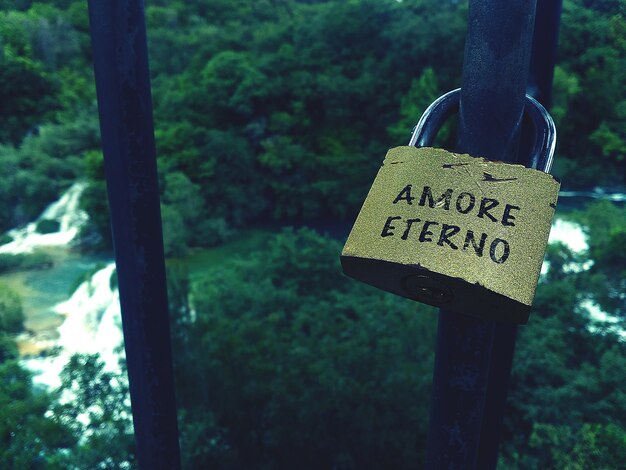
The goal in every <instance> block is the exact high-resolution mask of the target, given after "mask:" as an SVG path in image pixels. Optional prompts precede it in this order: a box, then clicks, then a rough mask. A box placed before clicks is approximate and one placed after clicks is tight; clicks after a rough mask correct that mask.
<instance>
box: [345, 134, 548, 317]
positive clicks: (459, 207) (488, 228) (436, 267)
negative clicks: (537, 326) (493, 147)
mask: <svg viewBox="0 0 626 470" xmlns="http://www.w3.org/2000/svg"><path fill="white" fill-rule="evenodd" d="M559 187H560V183H559V182H558V181H557V180H556V179H554V178H553V177H552V176H551V175H549V174H547V173H544V172H542V171H539V170H535V169H532V168H526V167H524V166H522V165H516V164H508V163H502V162H494V161H489V160H485V159H483V158H476V157H472V156H469V155H461V154H456V153H452V152H448V151H446V150H442V149H435V148H416V147H412V146H409V147H396V148H393V149H391V150H389V152H388V153H387V156H386V157H385V160H384V162H383V165H382V167H381V168H380V170H379V171H378V175H377V176H376V179H375V181H374V184H373V185H372V188H371V189H370V191H369V194H368V195H367V198H366V200H365V202H364V203H363V207H362V208H361V211H360V213H359V215H358V217H357V220H356V222H355V224H354V227H353V228H352V231H351V233H350V235H349V237H348V240H347V241H346V244H345V246H344V248H343V251H342V254H341V264H342V267H343V270H344V273H345V274H347V275H348V276H351V277H353V278H355V279H358V280H360V281H363V282H366V283H368V284H371V285H373V286H376V287H379V288H381V289H384V290H386V291H389V292H393V293H395V294H398V295H401V296H404V297H408V298H411V299H414V300H417V301H420V302H423V303H427V304H430V305H434V306H445V307H446V308H450V309H452V310H458V311H463V312H465V313H469V314H472V315H476V316H479V317H482V318H486V319H493V320H498V321H502V322H507V323H526V322H527V321H528V315H529V312H530V307H531V305H532V301H533V297H534V294H535V288H536V285H537V281H538V278H539V274H540V271H541V264H542V261H543V256H544V252H545V248H546V245H547V242H548V235H549V233H550V226H551V223H552V218H553V216H554V210H555V207H556V202H557V198H558V192H559Z"/></svg>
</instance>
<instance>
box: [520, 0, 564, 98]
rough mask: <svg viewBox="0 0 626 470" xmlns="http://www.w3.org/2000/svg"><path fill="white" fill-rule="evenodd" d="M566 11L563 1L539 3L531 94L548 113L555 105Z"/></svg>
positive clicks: (531, 63) (542, 1)
mask: <svg viewBox="0 0 626 470" xmlns="http://www.w3.org/2000/svg"><path fill="white" fill-rule="evenodd" d="M562 9H563V0H537V15H536V18H535V34H534V37H533V53H532V56H531V59H530V74H529V77H528V91H527V93H528V94H529V95H531V96H532V97H533V98H535V99H536V100H537V101H539V102H540V103H541V104H542V105H543V106H544V107H545V108H546V109H549V108H550V106H551V105H552V79H553V77H554V64H555V62H556V51H557V43H558V39H559V24H560V21H561V10H562Z"/></svg>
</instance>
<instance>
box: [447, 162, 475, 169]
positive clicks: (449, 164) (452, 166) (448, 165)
mask: <svg viewBox="0 0 626 470" xmlns="http://www.w3.org/2000/svg"><path fill="white" fill-rule="evenodd" d="M465 165H469V163H446V164H444V165H442V167H441V168H443V169H449V168H454V167H457V166H465Z"/></svg>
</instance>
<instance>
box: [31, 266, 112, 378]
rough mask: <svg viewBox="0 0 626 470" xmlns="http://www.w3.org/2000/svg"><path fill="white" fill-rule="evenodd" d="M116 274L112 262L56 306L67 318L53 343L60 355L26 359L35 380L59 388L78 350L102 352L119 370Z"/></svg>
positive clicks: (107, 365)
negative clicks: (65, 370)
mask: <svg viewBox="0 0 626 470" xmlns="http://www.w3.org/2000/svg"><path fill="white" fill-rule="evenodd" d="M114 273H115V265H114V264H113V263H109V264H108V265H107V266H105V267H104V268H102V269H100V270H99V271H97V272H96V273H95V274H94V275H93V276H92V277H91V278H90V279H89V280H87V281H85V282H83V283H82V284H81V285H80V286H79V287H78V288H77V289H76V291H75V292H74V294H72V296H71V297H70V298H69V299H68V300H66V301H64V302H61V303H59V304H57V305H55V306H54V308H53V310H54V311H55V312H56V313H58V314H61V315H63V316H64V317H65V321H63V323H62V324H61V326H59V328H58V334H59V335H58V339H57V340H56V341H54V343H53V344H54V346H56V347H58V348H59V354H58V355H55V356H49V357H36V358H30V359H26V360H25V361H24V363H25V364H26V366H27V367H28V368H29V369H31V370H32V371H33V372H34V379H33V381H34V383H36V384H41V385H44V386H47V387H52V388H54V387H58V386H59V385H60V384H61V383H60V380H59V374H60V372H61V370H62V369H63V366H64V365H65V364H66V363H67V361H68V360H69V358H70V356H72V355H73V354H76V353H81V354H98V355H99V356H100V358H101V359H102V361H103V362H104V368H105V370H109V371H115V370H118V366H119V359H120V358H121V357H123V349H122V346H123V336H122V320H121V314H120V304H119V293H118V290H117V288H115V287H114V288H112V287H111V277H112V275H113V274H114Z"/></svg>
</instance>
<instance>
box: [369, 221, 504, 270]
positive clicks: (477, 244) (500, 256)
mask: <svg viewBox="0 0 626 470" xmlns="http://www.w3.org/2000/svg"><path fill="white" fill-rule="evenodd" d="M401 219H402V217H400V216H390V217H387V221H386V222H385V226H384V227H383V231H382V233H381V234H380V235H381V237H383V238H385V237H393V236H395V235H396V232H395V231H394V230H396V229H397V228H398V227H397V226H396V225H393V224H394V222H395V221H396V220H401ZM421 221H422V220H421V219H418V218H413V219H406V220H404V223H405V224H406V227H405V229H404V231H403V232H402V235H400V238H401V239H402V240H407V239H408V238H409V233H410V232H411V229H412V228H413V229H414V230H413V231H414V232H416V230H415V228H414V227H415V226H416V225H417V224H419V223H420V222H421ZM395 223H397V222H395ZM438 225H439V226H441V228H440V231H439V235H438V236H436V237H435V238H433V237H432V235H435V233H434V232H433V231H431V230H430V229H431V227H435V226H438ZM460 231H461V227H459V226H458V225H450V224H440V223H439V222H434V221H432V220H425V221H424V224H423V225H422V229H421V230H420V231H419V238H418V240H419V242H420V243H427V242H436V243H437V245H439V246H444V245H445V246H448V247H449V248H451V249H453V250H458V249H459V248H461V249H462V250H463V251H467V249H468V248H469V247H470V246H471V247H472V249H473V250H474V253H475V254H476V255H477V256H479V257H482V256H483V251H484V249H485V244H486V242H487V234H486V233H482V234H481V235H480V237H479V239H478V240H476V236H475V235H474V232H473V231H472V230H467V232H466V233H465V238H464V239H463V237H461V238H459V239H458V240H452V239H453V237H455V236H456V235H458V234H459V232H460ZM398 233H399V232H398ZM461 240H463V242H462V247H461ZM500 246H502V248H501V249H499V247H500ZM510 253H511V247H510V246H509V242H507V241H506V240H504V239H502V238H494V239H493V240H492V242H491V244H490V246H489V257H490V258H491V260H492V261H493V262H494V263H498V264H502V263H504V262H505V261H506V260H507V259H508V258H509V254H510Z"/></svg>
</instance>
